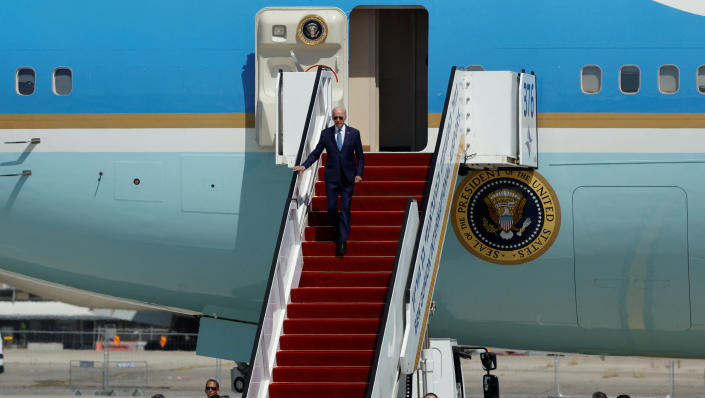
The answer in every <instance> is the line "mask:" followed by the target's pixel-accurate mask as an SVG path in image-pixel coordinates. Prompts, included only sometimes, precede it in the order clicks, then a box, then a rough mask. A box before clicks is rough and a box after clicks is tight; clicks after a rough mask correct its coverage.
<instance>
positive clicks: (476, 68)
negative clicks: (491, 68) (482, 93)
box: [465, 65, 485, 71]
mask: <svg viewBox="0 0 705 398" xmlns="http://www.w3.org/2000/svg"><path fill="white" fill-rule="evenodd" d="M465 70H466V71H482V70H485V68H484V67H483V66H482V65H469V66H467V67H465Z"/></svg>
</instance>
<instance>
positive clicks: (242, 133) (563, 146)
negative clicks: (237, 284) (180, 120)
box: [0, 128, 705, 153]
mask: <svg viewBox="0 0 705 398" xmlns="http://www.w3.org/2000/svg"><path fill="white" fill-rule="evenodd" d="M437 134H438V129H429V143H428V145H427V150H428V151H432V150H433V149H434V148H435V142H434V141H435V138H436V135H437ZM256 136H257V135H256V131H255V129H253V128H198V129H196V128H188V129H172V128H152V129H31V130H29V129H28V130H17V129H15V130H0V153H3V152H5V153H7V152H12V153H17V152H23V151H31V152H55V153H62V152H79V153H90V152H95V153H98V152H127V153H129V152H138V153H139V152H184V153H189V152H191V153H200V152H206V153H207V152H226V153H232V152H235V153H238V152H272V151H273V148H272V147H265V148H262V147H260V146H259V144H257V141H256ZM538 136H539V142H538V144H539V152H540V153H564V152H565V153H619V152H621V153H703V152H705V151H704V150H703V148H705V129H682V128H679V129H662V128H659V129H645V128H539V130H538ZM32 138H40V139H41V143H40V144H38V145H33V146H32V147H29V145H28V144H3V142H6V141H25V140H30V139H32Z"/></svg>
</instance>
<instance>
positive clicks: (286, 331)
mask: <svg viewBox="0 0 705 398" xmlns="http://www.w3.org/2000/svg"><path fill="white" fill-rule="evenodd" d="M289 73H294V72H289ZM455 75H456V70H455V68H454V69H453V71H452V72H451V79H450V82H449V87H448V94H447V97H446V105H445V107H444V112H443V117H442V121H441V129H440V130H439V134H438V138H437V142H436V147H435V151H434V152H433V153H399V152H395V153H366V154H365V170H364V175H363V182H362V183H361V184H358V185H357V186H356V187H355V189H354V193H353V199H352V206H351V225H352V228H351V232H350V236H349V239H348V245H347V246H348V248H347V253H346V254H345V256H343V257H339V256H336V253H335V242H334V230H333V227H332V226H331V225H330V224H329V221H328V215H327V212H326V207H327V204H326V203H327V202H326V195H325V182H323V168H324V165H325V160H326V158H325V155H324V156H322V157H321V159H320V160H319V162H318V164H315V165H314V166H311V167H310V168H309V169H307V170H306V171H304V172H303V173H301V174H294V175H293V176H292V181H291V186H290V190H289V198H288V200H287V202H286V205H285V209H284V214H283V216H282V226H281V230H280V234H279V240H278V242H277V247H276V251H275V256H274V259H273V264H272V269H271V273H270V280H269V284H268V288H267V293H266V296H265V301H264V303H263V310H262V315H261V319H260V324H259V330H258V333H257V336H256V341H255V347H254V349H253V354H252V361H251V364H252V373H251V377H250V380H249V382H248V384H247V389H246V390H245V394H244V395H243V396H245V397H249V398H262V397H307V396H331V397H333V396H335V397H359V398H363V397H392V396H397V395H396V394H397V393H398V391H399V390H400V389H405V388H407V380H408V378H407V375H412V374H413V373H414V372H415V371H416V370H417V369H418V368H419V361H420V360H421V354H422V348H423V346H424V337H425V332H426V324H427V322H428V317H429V312H430V307H431V297H432V294H433V288H434V284H435V279H436V275H437V272H438V265H439V261H440V254H441V249H442V246H443V241H444V237H445V231H446V222H447V219H448V213H449V209H450V202H451V199H452V192H453V191H454V188H455V183H456V178H457V176H458V168H459V165H460V163H461V160H462V159H463V157H464V155H465V157H466V158H467V155H466V153H467V147H466V145H465V142H464V140H465V139H466V136H467V133H468V131H467V127H466V126H467V123H466V120H467V119H468V116H469V115H468V112H467V111H466V106H465V105H467V103H468V101H469V96H468V95H467V92H468V88H469V84H468V79H467V77H468V76H466V75H463V78H462V79H461V78H456V76H455ZM331 77H332V76H331V74H330V72H326V71H323V70H320V69H319V70H318V72H317V74H316V76H315V79H313V80H312V82H313V83H312V85H313V92H312V93H311V101H310V103H309V105H308V113H307V116H306V120H305V123H304V126H305V127H304V128H303V132H302V134H301V140H300V145H299V150H298V153H297V154H296V156H295V158H293V156H292V155H291V153H289V154H287V153H286V145H278V150H279V152H278V154H277V156H278V159H279V160H280V161H281V162H282V163H284V164H289V165H293V164H300V163H301V161H302V159H305V158H306V157H307V156H308V154H309V153H310V151H311V150H312V149H313V148H314V147H315V145H316V143H317V142H318V139H319V134H320V131H321V130H322V129H323V128H325V127H327V126H329V125H330V124H331V120H330V114H331V111H332V104H331V103H330V79H331ZM287 78H289V79H291V78H293V76H289V77H286V76H281V75H280V77H279V82H280V83H282V82H284V81H285V80H286V79H287ZM304 79H310V77H308V76H306V77H304ZM282 91H284V90H282ZM278 108H279V109H280V110H282V109H284V108H285V107H284V106H282V105H281V104H280V105H279V106H278ZM285 119H286V118H285V117H282V115H281V114H280V115H278V116H277V120H278V123H282V124H286V122H285ZM278 137H279V139H281V138H282V137H281V135H280V134H279V133H278ZM515 147H516V145H515ZM453 384H455V383H453ZM461 385H462V383H461ZM453 387H455V386H453Z"/></svg>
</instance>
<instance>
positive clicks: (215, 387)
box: [206, 379, 220, 398]
mask: <svg viewBox="0 0 705 398" xmlns="http://www.w3.org/2000/svg"><path fill="white" fill-rule="evenodd" d="M219 392H220V384H219V383H218V380H216V379H208V381H206V398H219V397H220V395H218V393H219Z"/></svg>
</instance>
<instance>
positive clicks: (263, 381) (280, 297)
mask: <svg viewBox="0 0 705 398" xmlns="http://www.w3.org/2000/svg"><path fill="white" fill-rule="evenodd" d="M280 73H282V72H280ZM332 78H333V74H332V73H331V72H330V71H324V70H323V69H322V68H320V67H319V68H318V70H317V71H316V78H315V80H314V84H313V90H312V93H311V97H310V98H311V99H310V102H309V107H308V114H307V115H306V122H305V124H304V128H303V134H302V137H301V143H300V144H299V151H298V154H297V155H296V163H295V164H301V161H302V159H304V157H307V156H308V155H309V154H310V152H311V151H312V150H313V148H315V146H316V144H317V143H318V140H319V138H320V132H321V131H322V130H323V129H324V128H325V127H327V126H328V125H330V124H331V113H332V108H333V106H332V94H331V83H332ZM319 162H320V159H319V161H317V162H316V163H315V164H313V165H312V166H311V167H309V168H308V169H306V170H305V171H303V172H301V173H292V176H291V183H290V184H289V193H288V195H287V199H286V202H285V204H284V212H283V215H282V221H281V226H280V229H279V236H278V238H277V244H276V247H275V250H274V258H273V259H272V266H271V268H270V272H269V281H268V282H267V289H266V290H265V296H264V300H263V302H262V311H261V313H260V320H259V324H258V327H257V334H256V335H255V341H254V346H253V347H252V355H251V359H250V364H251V365H252V372H251V375H250V378H249V380H248V382H247V384H246V385H245V390H244V392H243V395H242V396H243V397H253V398H262V397H267V396H268V395H269V383H270V382H271V380H272V372H273V368H274V360H275V355H276V351H277V348H278V342H279V336H280V335H281V332H282V328H283V321H284V318H285V317H286V305H287V304H288V301H289V295H290V292H291V289H292V288H294V287H296V286H298V283H299V278H300V277H301V267H302V265H303V255H302V250H301V242H302V235H303V230H304V227H305V224H306V216H307V214H308V207H309V204H310V203H311V199H312V197H313V195H312V192H313V189H314V188H315V181H316V173H318V165H319Z"/></svg>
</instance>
